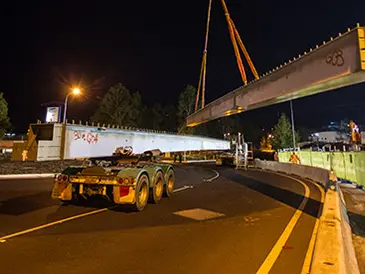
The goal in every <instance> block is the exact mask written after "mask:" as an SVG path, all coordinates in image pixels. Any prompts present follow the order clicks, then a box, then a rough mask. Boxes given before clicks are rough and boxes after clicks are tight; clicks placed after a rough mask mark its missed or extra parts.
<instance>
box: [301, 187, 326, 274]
mask: <svg viewBox="0 0 365 274" xmlns="http://www.w3.org/2000/svg"><path fill="white" fill-rule="evenodd" d="M311 182H312V181H311ZM312 183H313V184H314V185H315V186H316V187H317V188H318V189H319V191H320V192H321V204H324V190H323V188H322V187H321V186H319V185H318V184H317V183H315V182H312ZM320 214H321V212H318V216H317V218H316V223H315V224H314V228H313V232H312V237H311V239H310V241H309V245H308V250H307V254H306V255H305V259H304V263H303V267H302V272H301V274H308V273H310V267H311V263H312V258H313V251H314V244H315V242H316V239H317V234H318V227H319V217H320Z"/></svg>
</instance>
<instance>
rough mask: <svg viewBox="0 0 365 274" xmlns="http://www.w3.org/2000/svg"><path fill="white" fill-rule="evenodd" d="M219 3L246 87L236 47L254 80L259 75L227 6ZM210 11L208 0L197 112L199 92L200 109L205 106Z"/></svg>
mask: <svg viewBox="0 0 365 274" xmlns="http://www.w3.org/2000/svg"><path fill="white" fill-rule="evenodd" d="M221 2H222V6H223V10H224V13H225V16H226V20H227V23H228V30H229V35H230V37H231V41H232V45H233V50H234V53H235V55H236V60H237V65H238V69H239V71H240V74H241V78H242V81H243V83H244V84H245V85H246V84H247V77H246V73H245V68H244V66H243V62H242V58H241V55H240V52H239V49H238V46H239V47H240V48H241V50H242V52H243V54H244V56H245V58H246V60H247V62H248V65H249V66H250V68H251V71H252V74H253V75H254V77H255V79H259V75H258V73H257V71H256V68H255V66H254V64H253V62H252V60H251V58H250V56H249V54H248V52H247V50H246V48H245V46H244V45H243V42H242V40H241V37H240V35H239V33H238V30H237V28H236V26H235V25H234V23H233V20H232V18H231V16H230V15H229V12H228V8H227V5H226V3H225V1H224V0H221ZM211 9H212V0H209V7H208V18H207V27H206V33H205V44H204V51H203V60H202V64H201V69H200V78H199V84H198V90H197V94H196V101H195V111H197V110H198V106H199V95H200V90H201V93H202V105H201V108H204V106H205V82H206V81H205V79H206V72H207V52H208V36H209V25H210V16H211V15H210V14H211ZM237 41H238V45H237Z"/></svg>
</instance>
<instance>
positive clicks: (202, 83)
mask: <svg viewBox="0 0 365 274" xmlns="http://www.w3.org/2000/svg"><path fill="white" fill-rule="evenodd" d="M211 10H212V0H209V7H208V17H207V26H206V32H205V43H204V51H203V59H202V64H201V69H200V78H199V84H198V90H197V93H196V101H195V111H197V110H198V106H199V95H200V88H201V90H202V108H204V106H205V78H206V74H207V52H208V37H209V26H210V14H211Z"/></svg>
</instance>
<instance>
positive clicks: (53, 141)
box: [13, 123, 230, 161]
mask: <svg viewBox="0 0 365 274" xmlns="http://www.w3.org/2000/svg"><path fill="white" fill-rule="evenodd" d="M30 128H31V133H32V134H33V135H34V138H33V139H34V142H33V141H31V140H32V138H30V142H31V144H30V145H29V146H28V143H24V144H23V143H22V144H19V145H18V146H16V147H14V149H13V159H14V160H21V159H22V153H23V151H24V150H29V153H28V156H29V160H37V161H46V160H60V159H75V158H89V157H99V156H110V155H112V154H113V152H115V150H116V149H117V148H120V147H129V148H131V149H132V151H133V153H135V154H140V153H143V152H144V151H147V150H151V149H159V150H161V151H162V152H180V151H208V150H211V151H212V150H213V151H217V150H228V149H230V142H229V141H225V140H220V139H214V138H208V137H201V136H193V135H177V134H173V133H166V132H159V131H152V130H148V131H147V130H142V129H126V128H124V129H119V128H110V127H106V128H105V127H97V126H96V127H95V126H89V125H81V124H79V125H77V124H67V125H64V124H58V123H56V124H31V125H30Z"/></svg>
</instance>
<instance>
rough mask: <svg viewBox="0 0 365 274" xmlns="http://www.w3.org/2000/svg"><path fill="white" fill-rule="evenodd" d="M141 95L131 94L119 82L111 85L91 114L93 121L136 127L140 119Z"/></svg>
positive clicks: (137, 93)
mask: <svg viewBox="0 0 365 274" xmlns="http://www.w3.org/2000/svg"><path fill="white" fill-rule="evenodd" d="M141 107H142V102H141V95H140V94H139V92H135V93H133V94H131V93H130V92H129V90H128V89H127V88H126V87H124V86H123V85H122V84H121V83H118V84H116V85H114V86H112V87H111V88H110V89H109V91H108V92H107V93H106V94H105V95H104V97H103V99H102V100H101V103H100V105H99V108H98V109H97V111H96V112H95V114H94V115H93V116H92V118H91V119H92V120H93V121H95V122H100V123H105V124H114V125H121V126H133V127H137V126H138V125H139V124H140V122H141V121H140V120H141Z"/></svg>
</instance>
